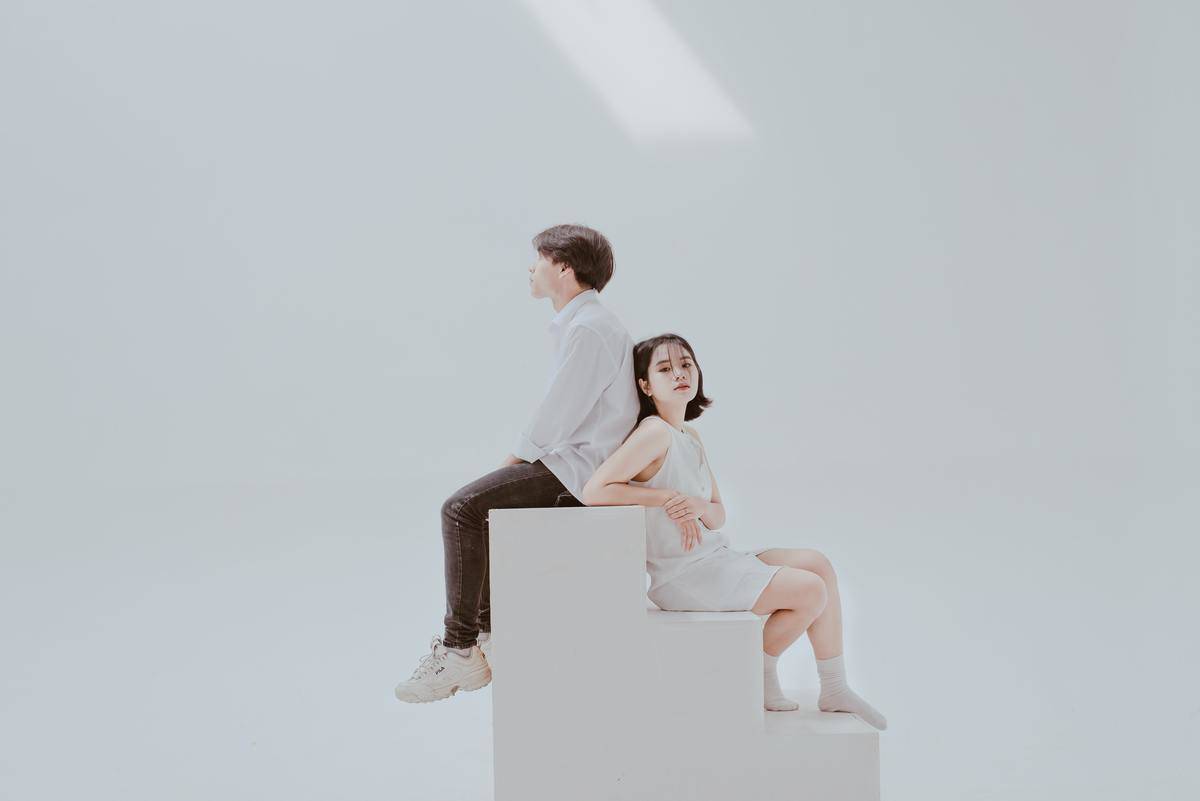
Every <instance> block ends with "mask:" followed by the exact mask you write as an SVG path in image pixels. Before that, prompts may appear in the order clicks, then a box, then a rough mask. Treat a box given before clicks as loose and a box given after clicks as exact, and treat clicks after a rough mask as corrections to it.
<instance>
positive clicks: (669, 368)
mask: <svg viewBox="0 0 1200 801" xmlns="http://www.w3.org/2000/svg"><path fill="white" fill-rule="evenodd" d="M699 381H700V371H699V369H698V368H697V367H696V362H695V360H694V359H692V354H690V353H688V351H687V350H686V349H685V348H684V347H683V346H682V345H680V344H679V343H678V342H667V343H664V344H662V345H659V346H658V347H657V348H655V349H654V355H653V356H651V357H650V373H649V379H648V380H646V379H641V380H639V381H638V385H639V387H640V388H641V391H642V392H643V393H644V392H646V391H647V390H649V391H650V395H651V396H652V397H653V398H654V400H656V401H657V402H659V403H667V404H683V405H686V404H687V403H688V402H689V401H690V400H692V399H693V398H695V397H696V393H697V392H699V390H700V388H699V386H698V383H699Z"/></svg>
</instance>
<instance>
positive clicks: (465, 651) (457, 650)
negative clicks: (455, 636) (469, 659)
mask: <svg viewBox="0 0 1200 801" xmlns="http://www.w3.org/2000/svg"><path fill="white" fill-rule="evenodd" d="M446 650H447V651H453V652H454V653H456V654H458V655H459V656H470V655H471V649H470V648H451V647H450V646H449V645H447V646H446Z"/></svg>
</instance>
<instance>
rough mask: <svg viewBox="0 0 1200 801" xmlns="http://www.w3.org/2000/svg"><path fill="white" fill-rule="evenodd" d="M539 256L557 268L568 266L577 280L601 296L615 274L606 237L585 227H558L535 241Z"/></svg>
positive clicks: (610, 249)
mask: <svg viewBox="0 0 1200 801" xmlns="http://www.w3.org/2000/svg"><path fill="white" fill-rule="evenodd" d="M533 246H534V247H535V248H537V252H538V253H540V254H542V255H543V256H545V257H546V258H548V259H550V261H552V262H555V263H556V264H566V265H567V266H569V267H570V268H571V269H572V270H573V271H574V272H575V280H576V281H578V282H579V283H580V284H585V285H587V286H589V287H591V288H592V289H595V290H596V291H597V292H599V291H600V290H602V289H604V285H605V284H607V283H608V281H609V279H610V278H612V274H613V252H612V245H610V244H608V240H607V239H605V238H604V234H602V233H600V232H599V231H597V230H595V229H592V228H588V227H587V226H583V225H556V226H554V227H553V228H547V229H546V230H545V231H542V232H541V233H540V234H538V235H537V236H535V237H534V238H533Z"/></svg>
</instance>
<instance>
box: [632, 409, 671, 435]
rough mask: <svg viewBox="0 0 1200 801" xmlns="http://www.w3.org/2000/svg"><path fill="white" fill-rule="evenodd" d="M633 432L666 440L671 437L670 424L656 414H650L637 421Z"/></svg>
mask: <svg viewBox="0 0 1200 801" xmlns="http://www.w3.org/2000/svg"><path fill="white" fill-rule="evenodd" d="M633 433H634V434H639V435H640V436H643V437H652V438H654V439H656V440H662V441H664V442H666V441H667V440H669V439H670V438H671V424H670V423H668V422H667V421H666V420H664V419H662V418H661V417H659V416H658V415H656V414H651V415H647V416H645V417H643V418H642V419H641V420H639V421H638V424H637V425H636V426H634V429H633Z"/></svg>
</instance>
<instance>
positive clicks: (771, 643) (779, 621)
mask: <svg viewBox="0 0 1200 801" xmlns="http://www.w3.org/2000/svg"><path fill="white" fill-rule="evenodd" d="M825 604H826V590H825V583H824V582H823V581H822V580H821V578H820V577H819V576H817V575H816V574H815V573H812V572H810V571H807V570H794V569H792V568H790V567H784V568H783V569H782V570H780V571H778V572H777V573H776V574H775V575H774V576H773V577H772V578H771V582H770V583H769V584H768V585H767V587H766V589H764V590H763V591H762V594H760V595H759V596H758V601H757V602H756V603H755V604H754V607H753V609H751V610H750V611H752V612H754V614H756V615H767V614H769V615H770V617H769V618H767V622H766V624H765V625H764V626H763V650H764V651H766V652H767V654H768V655H770V656H779V655H780V654H781V653H783V651H784V649H785V648H787V647H788V646H789V645H791V644H792V643H793V642H795V641H796V640H797V639H799V637H800V635H801V634H803V633H804V632H805V630H806V629H808V628H809V627H810V626H811V625H812V624H813V621H814V620H816V619H817V617H818V616H819V615H820V614H821V610H822V609H824V608H825Z"/></svg>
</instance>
